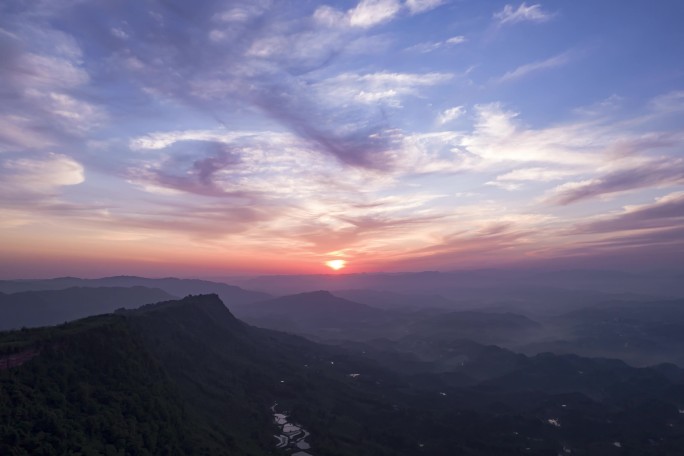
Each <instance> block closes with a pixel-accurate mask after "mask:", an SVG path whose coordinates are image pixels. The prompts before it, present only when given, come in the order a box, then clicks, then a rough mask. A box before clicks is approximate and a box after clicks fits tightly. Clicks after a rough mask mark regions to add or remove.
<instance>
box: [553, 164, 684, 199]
mask: <svg viewBox="0 0 684 456" xmlns="http://www.w3.org/2000/svg"><path fill="white" fill-rule="evenodd" d="M681 184H684V161H683V160H681V159H669V160H657V161H649V162H645V163H642V164H639V165H636V166H633V167H630V168H627V169H620V170H618V171H614V172H611V173H608V174H606V175H604V176H601V177H598V178H593V179H588V180H583V181H576V182H567V183H565V184H562V185H560V186H558V187H556V188H555V189H554V190H553V191H552V192H551V195H550V196H549V198H548V200H549V201H550V202H552V203H555V204H560V205H568V204H572V203H576V202H579V201H582V200H586V199H591V198H596V197H598V196H605V195H612V194H615V193H621V192H628V191H633V190H637V189H640V188H649V187H665V186H672V185H681Z"/></svg>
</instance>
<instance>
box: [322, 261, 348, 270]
mask: <svg viewBox="0 0 684 456" xmlns="http://www.w3.org/2000/svg"><path fill="white" fill-rule="evenodd" d="M325 265H326V266H327V267H329V268H330V269H332V270H334V271H339V270H340V269H343V268H344V267H345V266H347V262H346V261H345V260H330V261H326V262H325Z"/></svg>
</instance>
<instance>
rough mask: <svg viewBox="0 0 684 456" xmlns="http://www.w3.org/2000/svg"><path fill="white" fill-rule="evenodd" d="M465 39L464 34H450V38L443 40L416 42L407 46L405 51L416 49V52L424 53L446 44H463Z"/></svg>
mask: <svg viewBox="0 0 684 456" xmlns="http://www.w3.org/2000/svg"><path fill="white" fill-rule="evenodd" d="M466 41H468V40H467V39H466V37H465V36H462V35H458V36H452V37H451V38H448V39H446V40H444V41H428V42H425V43H418V44H416V45H413V46H411V47H409V48H407V49H406V50H407V51H418V52H422V53H424V54H426V53H428V52H432V51H436V50H437V49H441V48H444V47H447V46H455V45H458V44H463V43H465V42H466Z"/></svg>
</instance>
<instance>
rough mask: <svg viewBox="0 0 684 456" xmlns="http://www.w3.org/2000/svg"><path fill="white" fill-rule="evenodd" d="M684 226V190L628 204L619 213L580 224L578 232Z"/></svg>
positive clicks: (577, 228)
mask: <svg viewBox="0 0 684 456" xmlns="http://www.w3.org/2000/svg"><path fill="white" fill-rule="evenodd" d="M682 226H684V192H673V193H668V194H667V195H664V196H661V197H659V198H657V199H656V200H655V202H652V203H649V204H641V205H631V206H626V207H624V208H623V210H622V211H621V212H619V213H617V214H613V215H610V216H607V217H606V216H601V217H598V218H597V220H594V221H589V222H585V223H581V224H578V225H577V227H576V231H577V232H578V233H604V232H615V231H637V230H652V229H661V228H675V227H682Z"/></svg>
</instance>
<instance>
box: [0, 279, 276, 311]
mask: <svg viewBox="0 0 684 456" xmlns="http://www.w3.org/2000/svg"><path fill="white" fill-rule="evenodd" d="M72 287H88V288H95V287H148V288H158V289H160V290H163V291H165V292H166V293H168V294H169V295H171V296H174V297H179V298H181V297H183V296H187V295H191V294H211V293H216V294H218V295H219V296H220V297H221V299H222V300H224V301H225V302H227V303H230V305H241V304H246V303H251V302H257V301H263V300H265V299H269V298H270V297H271V296H270V295H269V294H266V293H260V292H256V291H249V290H245V289H243V288H240V287H236V286H233V285H227V284H225V283H221V282H210V281H206V280H197V279H177V278H173V277H169V278H164V279H148V278H145V277H135V276H116V277H104V278H101V279H79V278H76V277H60V278H56V279H46V280H0V292H4V293H17V292H21V291H41V290H62V289H65V288H72Z"/></svg>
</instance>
